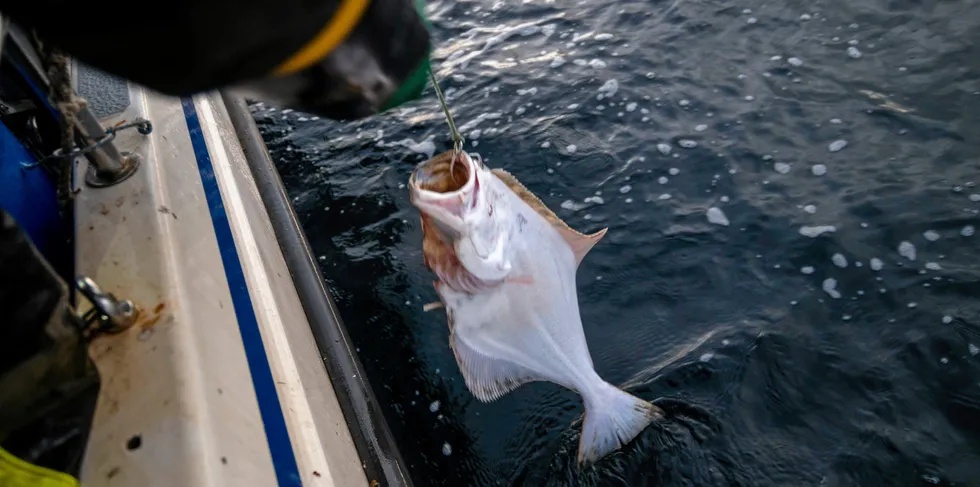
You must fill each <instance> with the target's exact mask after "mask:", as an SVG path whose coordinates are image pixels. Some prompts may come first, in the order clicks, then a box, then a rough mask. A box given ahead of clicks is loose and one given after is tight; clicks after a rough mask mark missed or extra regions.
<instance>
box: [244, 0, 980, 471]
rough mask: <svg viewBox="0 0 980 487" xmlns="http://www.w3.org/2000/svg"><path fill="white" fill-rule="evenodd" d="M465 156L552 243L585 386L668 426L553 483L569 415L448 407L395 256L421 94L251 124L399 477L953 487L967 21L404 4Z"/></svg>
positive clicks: (828, 4) (973, 288) (457, 385)
mask: <svg viewBox="0 0 980 487" xmlns="http://www.w3.org/2000/svg"><path fill="white" fill-rule="evenodd" d="M429 12H430V16H431V19H432V21H433V23H434V29H435V30H434V36H435V38H436V42H437V43H438V44H437V46H438V49H437V50H436V52H435V55H434V65H435V66H436V67H437V76H438V77H439V78H440V80H442V81H441V85H442V87H443V89H444V90H445V91H446V92H447V94H448V96H449V100H450V104H451V106H452V109H453V111H454V113H455V115H456V118H457V122H458V123H459V124H460V125H461V126H462V127H463V129H464V135H466V137H467V145H468V149H469V150H471V151H475V152H478V153H480V154H481V155H482V156H483V157H484V158H485V160H486V161H487V163H488V164H489V165H491V166H495V167H503V168H505V169H507V170H508V171H510V172H511V173H513V174H515V175H516V176H517V177H518V178H519V179H520V180H521V181H522V182H523V183H524V184H525V185H526V186H527V187H528V188H530V189H531V190H532V191H534V192H536V193H537V194H538V195H539V196H540V197H541V199H542V200H543V201H544V202H545V203H546V204H548V205H549V206H550V207H551V208H553V209H554V210H555V211H556V213H558V215H559V216H561V217H562V218H564V219H565V220H566V221H567V222H568V223H569V224H570V225H571V226H572V227H574V228H576V229H578V230H580V231H583V232H593V231H596V230H599V229H600V228H603V227H609V233H608V235H607V236H606V237H605V239H603V240H602V242H601V243H600V244H599V245H598V246H596V247H595V249H594V250H593V251H592V252H591V253H590V254H589V256H588V257H587V258H586V259H585V261H584V262H583V264H582V266H581V267H580V269H579V272H578V286H579V299H580V306H581V310H582V320H583V322H584V326H585V333H586V336H587V338H588V341H589V347H590V350H591V353H592V357H593V360H594V362H595V366H596V370H597V372H598V373H599V374H600V375H601V376H602V377H604V378H605V379H606V380H608V381H610V382H612V383H614V384H617V385H623V386H624V387H626V388H627V389H628V390H629V391H630V392H633V393H635V394H637V395H639V396H640V397H643V398H646V399H648V400H652V401H655V402H657V403H658V404H660V405H661V406H662V407H663V408H664V409H665V410H666V411H667V419H666V420H665V421H663V422H662V423H660V424H658V425H656V426H653V427H650V428H648V429H647V430H646V431H645V432H644V433H642V434H641V435H640V436H639V437H638V438H637V440H636V441H635V442H633V443H631V444H630V445H628V446H627V447H626V448H624V449H623V450H621V451H620V452H618V453H616V454H613V455H611V456H609V457H607V458H606V459H605V460H603V461H602V462H600V463H599V464H597V465H596V466H595V467H594V468H588V469H584V470H579V469H577V468H575V466H574V462H575V452H576V448H577V440H578V429H579V427H580V422H579V421H580V419H579V418H580V415H581V412H582V406H581V401H580V398H579V396H578V395H577V394H575V393H573V392H571V391H568V390H565V389H563V388H561V387H559V386H556V385H553V384H548V383H532V384H528V385H525V386H523V387H521V388H519V389H517V390H516V391H514V392H513V393H511V394H509V395H507V396H505V397H503V398H501V399H499V400H498V401H496V402H494V403H491V404H483V403H480V402H479V401H477V400H476V399H475V398H473V397H472V395H471V394H470V393H469V392H468V391H467V389H466V387H465V385H464V383H463V380H462V377H461V376H460V374H459V371H458V369H457V366H456V364H455V361H454V358H453V354H452V351H451V350H450V349H449V346H448V329H447V327H446V318H445V314H444V313H442V312H441V311H434V312H429V313H425V312H423V311H422V305H423V304H425V303H427V302H430V301H435V300H436V296H435V293H434V291H433V289H432V280H433V279H434V277H433V275H432V274H431V273H429V271H427V270H426V269H425V267H424V266H423V264H422V256H421V234H420V228H419V220H418V212H417V210H415V209H414V208H413V207H412V206H411V204H410V202H409V199H408V192H407V190H406V188H405V183H406V182H407V180H408V176H409V173H410V172H411V170H412V168H413V166H414V165H415V164H416V163H418V162H420V161H421V160H423V159H424V158H425V157H426V156H428V155H430V154H432V153H433V152H434V151H443V150H446V149H448V148H449V140H448V136H447V128H446V125H445V122H444V120H443V118H442V114H441V112H440V110H439V108H438V105H437V103H436V99H435V96H434V94H433V92H432V91H431V90H429V91H428V92H427V95H426V97H425V98H424V99H423V100H419V101H417V102H413V103H412V104H409V105H407V106H406V107H404V108H400V109H396V110H394V111H392V112H391V113H388V114H385V115H383V116H378V117H374V118H372V119H370V120H365V121H362V122H358V123H349V124H341V123H333V122H328V121H324V120H319V119H316V118H315V117H312V116H310V115H306V114H302V113H298V112H287V111H283V110H276V109H274V108H272V107H269V106H266V105H262V104H258V105H255V106H253V110H254V113H255V116H256V119H257V121H258V122H259V124H260V127H261V129H262V131H263V134H264V137H265V139H266V141H267V142H268V144H269V147H270V150H271V151H272V153H273V156H274V158H275V159H276V160H277V164H278V166H279V169H280V171H281V174H282V177H283V179H284V181H285V183H286V186H287V189H288V191H289V193H290V195H291V196H292V197H293V203H294V205H295V207H296V210H297V213H298V214H299V216H300V218H301V220H302V223H303V225H304V228H305V229H306V231H307V233H308V236H309V238H310V241H311V243H312V245H313V247H314V250H315V251H316V252H317V254H318V255H319V258H320V263H321V267H322V269H323V271H324V273H325V275H326V276H327V278H328V280H329V283H330V285H331V286H332V290H333V292H334V297H335V299H336V300H337V302H338V305H339V307H340V311H341V313H342V315H343V318H344V320H345V321H346V323H347V326H348V328H349V330H350V333H351V336H352V339H353V340H354V341H355V343H356V344H357V346H358V347H359V351H360V354H361V360H362V361H363V362H364V366H365V369H366V371H367V373H368V374H369V377H370V380H371V383H372V384H373V386H374V389H375V393H376V394H377V396H378V398H379V400H380V401H381V403H382V405H383V407H384V408H385V413H386V415H387V418H388V421H389V423H390V424H391V426H392V428H393V430H394V434H395V436H396V439H397V440H398V441H399V444H400V446H401V451H402V454H403V456H404V457H405V458H406V460H407V462H408V463H409V465H410V472H411V475H412V477H413V480H414V481H415V483H416V485H419V486H430V485H431V486H442V485H445V486H460V485H467V486H470V485H472V486H492V485H507V486H510V485H515V486H539V485H630V486H644V485H650V486H654V485H656V486H682V485H685V486H686V485H697V486H708V485H712V486H714V485H717V486H728V485H738V486H776V485H779V486H785V485H792V486H809V485H812V486H822V485H825V486H837V485H840V486H879V485H880V486H913V485H926V486H928V485H957V486H977V485H980V421H978V420H977V418H978V417H980V356H978V352H980V349H978V347H980V301H978V299H977V297H978V296H980V264H978V259H980V251H978V245H980V242H978V240H977V239H978V238H980V237H977V236H975V235H974V233H975V229H976V227H977V226H980V216H978V211H980V187H978V186H977V183H978V182H980V143H978V136H977V133H978V132H980V61H978V60H980V47H978V46H980V44H978V43H977V41H978V40H980V15H978V10H977V7H976V3H975V2H970V1H966V0H950V1H938V2H913V1H902V0H895V1H886V0H856V1H845V0H827V1H811V2H801V1H785V2H764V1H762V0H746V1H744V2H739V3H732V2H720V1H717V2H712V1H706V0H687V1H622V0H621V1H615V2H585V1H582V2H574V1H571V2H569V1H552V2H546V1H539V2H517V1H514V0H508V1H492V0H489V1H482V0H481V1H460V2H436V3H430V5H429Z"/></svg>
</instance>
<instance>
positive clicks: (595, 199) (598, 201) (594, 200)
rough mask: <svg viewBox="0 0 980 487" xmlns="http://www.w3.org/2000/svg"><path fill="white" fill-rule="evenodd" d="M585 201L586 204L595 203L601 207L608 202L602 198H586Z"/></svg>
mask: <svg viewBox="0 0 980 487" xmlns="http://www.w3.org/2000/svg"><path fill="white" fill-rule="evenodd" d="M584 201H585V202H586V203H595V204H597V205H601V204H603V203H605V202H606V200H604V199H602V196H589V197H587V198H585V200H584Z"/></svg>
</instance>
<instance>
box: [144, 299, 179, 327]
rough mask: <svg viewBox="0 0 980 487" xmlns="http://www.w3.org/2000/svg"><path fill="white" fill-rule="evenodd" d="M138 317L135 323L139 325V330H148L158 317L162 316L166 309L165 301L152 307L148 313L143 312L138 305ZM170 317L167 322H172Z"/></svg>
mask: <svg viewBox="0 0 980 487" xmlns="http://www.w3.org/2000/svg"><path fill="white" fill-rule="evenodd" d="M137 308H138V312H139V318H138V319H137V321H136V323H137V324H138V325H139V328H140V332H141V333H142V332H145V331H147V330H150V329H151V328H153V327H154V326H156V324H157V323H159V322H160V319H161V318H163V317H164V311H165V310H166V309H167V303H165V302H163V301H161V302H160V303H158V304H157V305H156V306H154V307H153V311H152V312H150V313H144V312H143V309H142V307H141V306H138V307H137ZM172 321H173V320H172V319H168V320H167V322H168V323H169V322H172Z"/></svg>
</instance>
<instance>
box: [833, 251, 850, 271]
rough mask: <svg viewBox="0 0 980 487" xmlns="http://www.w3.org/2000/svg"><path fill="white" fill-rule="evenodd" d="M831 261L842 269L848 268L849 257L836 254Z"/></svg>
mask: <svg viewBox="0 0 980 487" xmlns="http://www.w3.org/2000/svg"><path fill="white" fill-rule="evenodd" d="M830 261H831V262H833V263H834V265H835V266H837V267H840V268H841V269H843V268H845V267H847V257H844V254H841V253H836V254H834V255H832V256H831V257H830Z"/></svg>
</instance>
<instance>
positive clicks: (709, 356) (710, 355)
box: [699, 352, 715, 362]
mask: <svg viewBox="0 0 980 487" xmlns="http://www.w3.org/2000/svg"><path fill="white" fill-rule="evenodd" d="M714 356H715V354H713V353H711V352H708V353H704V354H701V358H700V359H699V360H701V361H702V362H707V361H709V360H711V359H712V358H714Z"/></svg>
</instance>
